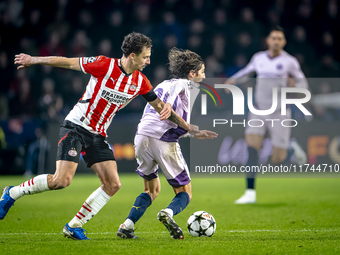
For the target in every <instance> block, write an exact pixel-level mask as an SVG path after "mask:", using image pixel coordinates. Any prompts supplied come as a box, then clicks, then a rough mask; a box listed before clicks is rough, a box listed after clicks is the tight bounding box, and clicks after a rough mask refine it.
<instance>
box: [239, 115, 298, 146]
mask: <svg viewBox="0 0 340 255" xmlns="http://www.w3.org/2000/svg"><path fill="white" fill-rule="evenodd" d="M291 118H292V113H291V111H290V109H287V115H286V116H282V115H281V112H275V113H273V114H271V115H267V116H261V115H255V114H253V113H251V112H250V113H249V114H248V121H249V120H254V121H252V122H251V123H250V124H251V125H252V126H260V125H261V122H260V121H256V119H257V120H262V121H263V123H264V124H263V126H261V127H251V126H249V124H248V122H247V123H246V129H245V134H246V135H250V134H254V135H263V136H264V135H265V134H266V130H268V132H269V135H270V138H271V141H272V145H273V147H278V148H283V149H287V148H288V146H289V141H290V133H291V127H284V126H282V124H281V122H282V121H283V120H285V119H291ZM272 119H275V121H270V120H272ZM284 125H286V126H287V125H288V126H290V125H291V123H290V122H289V121H285V122H284Z"/></svg>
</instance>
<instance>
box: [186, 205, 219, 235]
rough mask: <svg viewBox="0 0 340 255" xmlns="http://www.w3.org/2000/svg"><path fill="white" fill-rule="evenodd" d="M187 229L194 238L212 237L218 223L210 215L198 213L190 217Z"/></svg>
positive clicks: (202, 212)
mask: <svg viewBox="0 0 340 255" xmlns="http://www.w3.org/2000/svg"><path fill="white" fill-rule="evenodd" d="M187 228H188V231H189V233H190V235H192V236H212V235H213V234H214V233H215V230H216V221H215V219H214V217H213V216H212V215H211V214H210V213H207V212H205V211H198V212H195V213H193V214H192V215H191V216H190V217H189V219H188V222H187Z"/></svg>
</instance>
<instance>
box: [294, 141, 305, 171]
mask: <svg viewBox="0 0 340 255" xmlns="http://www.w3.org/2000/svg"><path fill="white" fill-rule="evenodd" d="M290 146H291V147H292V148H293V149H294V156H295V158H296V162H297V163H298V164H299V165H303V164H306V163H307V155H306V152H305V151H304V150H303V149H302V148H301V146H300V145H299V144H298V143H297V142H296V141H294V140H293V141H291V142H290Z"/></svg>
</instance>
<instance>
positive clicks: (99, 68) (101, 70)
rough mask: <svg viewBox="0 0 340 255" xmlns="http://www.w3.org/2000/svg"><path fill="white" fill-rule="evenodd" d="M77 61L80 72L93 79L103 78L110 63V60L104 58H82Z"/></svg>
mask: <svg viewBox="0 0 340 255" xmlns="http://www.w3.org/2000/svg"><path fill="white" fill-rule="evenodd" d="M79 61H80V63H79V64H80V68H81V70H82V71H83V72H84V73H89V74H91V75H93V76H94V77H104V76H105V75H106V73H107V70H108V69H109V67H110V63H111V59H110V58H107V57H104V56H97V57H83V58H80V59H79Z"/></svg>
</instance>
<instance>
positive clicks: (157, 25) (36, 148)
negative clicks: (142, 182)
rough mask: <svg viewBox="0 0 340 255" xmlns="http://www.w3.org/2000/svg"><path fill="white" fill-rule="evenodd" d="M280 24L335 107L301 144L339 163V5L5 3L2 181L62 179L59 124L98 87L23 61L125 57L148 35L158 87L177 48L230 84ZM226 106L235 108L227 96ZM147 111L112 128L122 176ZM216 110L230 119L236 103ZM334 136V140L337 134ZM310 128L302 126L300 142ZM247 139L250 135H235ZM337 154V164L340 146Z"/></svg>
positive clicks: (129, 114)
mask: <svg viewBox="0 0 340 255" xmlns="http://www.w3.org/2000/svg"><path fill="white" fill-rule="evenodd" d="M274 25H281V26H282V27H283V28H284V29H285V34H286V38H287V41H288V43H287V46H286V48H285V49H286V50H287V52H288V53H290V54H292V55H293V56H295V57H296V58H297V59H298V60H299V62H300V64H301V67H302V70H303V71H304V73H305V74H306V76H307V77H313V78H320V79H319V82H314V83H313V82H312V83H311V87H310V90H311V91H312V95H313V96H312V97H313V98H318V97H317V96H318V95H321V96H324V97H319V98H321V99H320V100H321V101H322V99H323V101H322V102H324V101H326V102H327V101H328V102H329V101H330V102H333V103H329V104H322V103H321V104H320V103H319V104H318V105H313V104H310V105H309V108H310V110H311V111H312V112H313V119H309V120H304V119H301V121H302V122H304V121H305V122H307V121H308V123H311V121H312V122H313V123H314V122H315V123H316V124H315V125H313V126H314V128H312V129H308V130H309V133H308V136H306V135H305V136H304V137H303V140H302V141H300V143H301V144H302V147H304V148H305V149H306V150H307V152H308V153H309V155H308V156H309V160H314V161H312V162H313V163H315V162H316V161H315V160H316V159H315V157H317V156H321V157H327V160H328V161H329V160H330V161H331V162H333V163H334V162H337V160H339V158H337V159H336V157H331V156H329V155H328V154H329V151H330V149H328V146H329V144H331V142H332V141H336V139H338V137H337V136H336V135H337V131H334V128H335V129H337V130H340V128H337V127H339V120H340V106H339V103H338V104H336V103H334V102H337V101H340V100H337V99H333V100H329V99H330V98H331V97H332V95H333V98H334V95H339V94H334V93H336V92H339V91H340V87H339V85H338V80H337V79H329V78H337V77H339V76H340V66H339V60H340V51H339V47H337V46H336V45H339V40H340V33H339V27H340V14H339V1H337V0H297V1H296V0H259V1H245V0H239V1H232V0H220V1H217V0H211V1H203V0H165V1H156V0H145V1H133V0H106V1H99V0H77V1H75V0H73V1H71V0H50V1H43V0H30V1H24V0H5V1H1V2H0V77H1V86H0V125H1V128H0V174H24V173H26V174H31V173H33V174H37V173H43V172H48V173H51V172H53V171H54V165H55V161H54V160H55V152H56V144H57V139H58V129H59V125H60V123H61V122H62V120H63V119H64V117H65V115H66V114H67V113H68V112H69V111H70V110H71V109H72V107H73V105H74V104H75V103H76V102H77V101H78V99H79V98H80V97H81V96H82V94H83V92H84V90H85V86H86V84H87V81H88V79H89V76H88V75H84V74H82V73H80V72H75V71H69V70H63V69H58V68H50V67H48V66H35V67H33V68H29V69H26V70H20V71H17V70H16V67H15V66H14V64H13V62H14V61H13V59H14V55H15V54H18V53H21V52H23V53H27V54H31V55H40V56H50V55H55V56H66V57H80V56H95V55H105V56H108V57H115V58H120V57H121V55H122V54H121V50H120V46H121V42H122V40H123V37H124V35H126V34H128V33H129V32H132V31H136V32H141V33H144V34H146V35H147V36H149V37H151V38H152V40H153V45H154V47H153V51H152V52H153V54H152V56H151V65H150V66H148V67H147V68H146V69H145V70H144V71H143V73H144V74H145V75H146V76H147V77H148V78H149V79H150V81H151V83H152V84H153V86H156V85H157V84H158V83H159V82H161V81H162V80H164V79H166V78H167V77H168V71H167V65H166V63H167V52H168V50H169V49H170V48H172V47H178V48H188V49H190V50H192V51H195V52H197V53H198V54H200V55H201V56H202V57H203V58H204V60H205V64H206V76H207V77H209V78H212V77H215V78H222V77H228V76H230V75H232V74H234V73H235V72H236V71H238V70H239V69H241V68H243V67H244V66H245V65H246V64H247V63H248V61H249V59H250V58H251V56H252V55H253V54H254V53H255V52H257V51H260V50H265V49H266V45H265V37H266V35H267V32H268V29H270V28H271V27H272V26H274ZM246 86H247V85H245V86H243V89H245V87H246ZM221 97H222V100H223V102H229V101H230V97H229V96H228V95H221ZM338 98H340V96H338ZM144 105H145V100H144V99H143V98H137V99H135V100H133V101H132V102H131V103H130V104H129V105H128V106H127V107H126V108H125V109H124V110H123V111H122V112H120V113H119V114H118V115H117V116H116V117H115V119H114V121H113V123H112V125H111V127H110V129H109V142H110V143H111V144H112V146H113V147H114V151H115V156H116V158H117V160H119V161H118V164H119V168H120V172H124V171H126V172H128V171H133V170H134V169H135V166H136V163H135V161H134V151H133V147H132V143H133V136H134V133H135V130H136V125H137V123H138V121H139V118H140V117H141V113H142V111H143V108H144ZM216 111H217V112H222V111H223V112H224V111H225V112H228V111H231V104H230V103H226V104H224V105H223V107H220V108H218V109H216ZM295 117H298V116H295ZM317 122H318V123H319V124H317ZM321 122H322V123H323V124H320V123H321ZM309 127H310V126H309ZM327 127H328V128H329V129H331V128H333V131H331V132H330V133H328V130H327ZM306 129H307V126H303V123H302V128H300V130H298V133H299V132H300V133H301V134H302V133H303V131H305V130H306ZM237 132H238V131H237ZM338 133H339V132H338ZM231 135H232V134H231ZM241 136H242V132H241V133H240V132H238V134H237V135H236V137H241ZM312 136H313V137H312ZM310 139H312V142H311V144H312V145H313V146H314V147H312V148H309V147H308V146H309V144H310ZM315 139H316V140H315ZM335 143H336V142H335ZM320 144H321V145H322V146H321V149H320ZM333 147H334V146H333ZM313 153H314V154H313ZM333 154H335V156H337V155H338V147H337V146H335V147H334V148H333ZM327 155H328V156H327ZM328 161H327V162H328ZM337 163H339V162H337ZM82 171H88V170H86V169H85V167H84V165H82V164H81V165H80V169H79V171H78V172H82Z"/></svg>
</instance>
